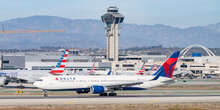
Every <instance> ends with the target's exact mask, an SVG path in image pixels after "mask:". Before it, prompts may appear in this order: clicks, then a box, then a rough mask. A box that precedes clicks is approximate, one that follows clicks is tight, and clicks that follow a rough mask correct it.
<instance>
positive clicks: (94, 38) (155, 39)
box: [0, 16, 220, 49]
mask: <svg viewBox="0 0 220 110" xmlns="http://www.w3.org/2000/svg"><path fill="white" fill-rule="evenodd" d="M0 24H4V28H5V30H34V29H36V30H48V29H65V30H66V32H64V33H34V34H0V48H1V49H3V48H37V47H40V46H65V47H83V48H90V47H91V48H96V47H98V48H105V46H106V36H105V30H104V26H103V24H102V22H101V21H99V20H71V19H66V18H61V17H55V16H32V17H26V18H16V19H11V20H8V21H2V22H0ZM120 27H121V30H120V35H121V36H120V38H119V43H120V44H119V46H120V48H128V47H134V46H152V45H163V46H167V47H170V46H178V47H185V46H187V45H190V44H202V45H205V46H208V47H220V43H218V42H219V41H220V23H217V24H210V25H208V26H204V27H201V26H198V27H189V28H185V29H180V28H176V27H171V26H167V25H162V24H157V25H136V24H122V25H121V26H120Z"/></svg>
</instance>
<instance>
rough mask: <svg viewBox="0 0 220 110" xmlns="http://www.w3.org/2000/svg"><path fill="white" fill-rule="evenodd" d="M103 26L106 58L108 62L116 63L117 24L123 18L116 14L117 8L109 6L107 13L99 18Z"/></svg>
mask: <svg viewBox="0 0 220 110" xmlns="http://www.w3.org/2000/svg"><path fill="white" fill-rule="evenodd" d="M101 18H102V22H103V23H104V24H105V30H106V36H107V49H106V50H107V58H108V60H110V61H118V36H119V31H118V30H119V24H120V23H122V22H123V20H124V16H123V15H122V14H120V13H118V8H117V7H115V6H110V7H109V8H108V9H107V13H105V14H104V15H102V16H101Z"/></svg>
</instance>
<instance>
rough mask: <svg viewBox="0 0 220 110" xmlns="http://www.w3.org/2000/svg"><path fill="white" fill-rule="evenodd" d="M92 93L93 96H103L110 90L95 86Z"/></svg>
mask: <svg viewBox="0 0 220 110" xmlns="http://www.w3.org/2000/svg"><path fill="white" fill-rule="evenodd" d="M91 91H92V93H93V94H101V93H105V92H107V91H108V89H107V88H106V87H104V86H99V85H94V86H92V87H91Z"/></svg>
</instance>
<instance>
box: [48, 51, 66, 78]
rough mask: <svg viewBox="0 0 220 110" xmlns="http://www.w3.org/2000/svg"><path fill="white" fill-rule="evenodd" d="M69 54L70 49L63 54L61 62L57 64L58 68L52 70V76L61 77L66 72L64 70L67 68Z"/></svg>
mask: <svg viewBox="0 0 220 110" xmlns="http://www.w3.org/2000/svg"><path fill="white" fill-rule="evenodd" d="M68 53H69V49H66V50H65V51H64V52H63V54H62V56H61V58H60V60H59V62H58V63H57V65H56V68H54V69H53V70H51V71H50V74H52V75H61V74H62V73H63V72H64V68H65V66H66V60H67V57H68Z"/></svg>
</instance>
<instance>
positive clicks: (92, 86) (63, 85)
mask: <svg viewBox="0 0 220 110" xmlns="http://www.w3.org/2000/svg"><path fill="white" fill-rule="evenodd" d="M179 54H180V51H177V52H174V53H173V54H172V55H171V56H170V58H168V60H167V61H166V62H165V63H164V64H163V65H162V66H161V67H160V68H159V69H158V71H157V72H156V73H154V74H153V75H135V76H134V75H133V76H126V75H109V76H92V75H87V76H81V75H62V76H48V77H42V78H40V80H38V81H36V82H35V83H34V86H35V87H38V88H40V89H43V90H44V96H47V90H49V91H64V90H68V91H76V92H77V93H88V92H92V93H93V94H100V96H107V95H109V96H116V95H117V94H116V93H115V92H114V91H116V90H144V89H148V88H151V87H155V86H160V85H164V84H169V83H170V82H173V80H172V74H173V71H174V69H175V65H176V62H177V60H178V57H179Z"/></svg>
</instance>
